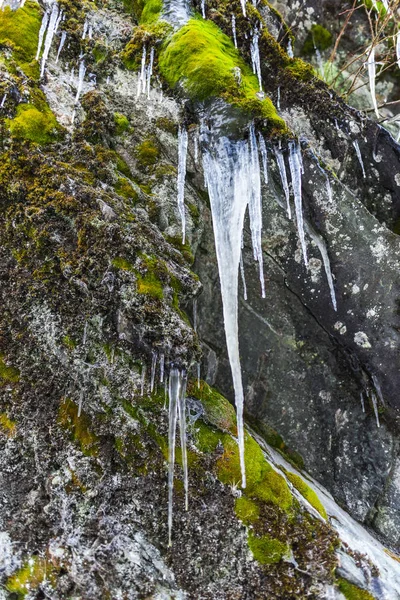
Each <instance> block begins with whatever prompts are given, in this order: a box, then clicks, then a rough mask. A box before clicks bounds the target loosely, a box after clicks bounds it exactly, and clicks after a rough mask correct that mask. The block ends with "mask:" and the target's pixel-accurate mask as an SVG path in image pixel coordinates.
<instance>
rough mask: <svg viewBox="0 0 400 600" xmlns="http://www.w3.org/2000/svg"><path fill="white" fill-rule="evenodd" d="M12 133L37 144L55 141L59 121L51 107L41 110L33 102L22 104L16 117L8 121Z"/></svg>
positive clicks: (16, 136)
mask: <svg viewBox="0 0 400 600" xmlns="http://www.w3.org/2000/svg"><path fill="white" fill-rule="evenodd" d="M7 122H8V125H9V128H10V132H11V135H12V136H14V137H15V138H18V139H24V140H30V141H31V142H35V143H36V144H39V145H42V144H48V143H50V142H53V141H54V140H55V139H56V137H57V133H58V123H57V121H56V118H55V116H54V115H53V113H52V112H51V110H50V109H49V108H47V110H45V111H43V112H41V111H39V110H38V109H37V108H36V107H35V106H33V104H20V105H19V106H18V108H17V114H16V116H15V118H14V119H12V120H9V121H7Z"/></svg>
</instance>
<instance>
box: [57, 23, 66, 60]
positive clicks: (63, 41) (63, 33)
mask: <svg viewBox="0 0 400 600" xmlns="http://www.w3.org/2000/svg"><path fill="white" fill-rule="evenodd" d="M66 39H67V32H66V31H63V32H62V33H61V39H60V45H59V46H58V52H57V58H56V64H57V63H58V59H59V58H60V54H61V51H62V49H63V48H64V44H65V40H66Z"/></svg>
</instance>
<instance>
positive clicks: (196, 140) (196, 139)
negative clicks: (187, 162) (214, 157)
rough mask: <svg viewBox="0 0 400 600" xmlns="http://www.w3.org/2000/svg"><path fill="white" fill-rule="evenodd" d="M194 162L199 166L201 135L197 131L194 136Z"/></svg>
mask: <svg viewBox="0 0 400 600" xmlns="http://www.w3.org/2000/svg"><path fill="white" fill-rule="evenodd" d="M193 143H194V162H195V164H196V165H197V164H198V162H199V134H198V132H197V131H196V133H195V134H194V140H193Z"/></svg>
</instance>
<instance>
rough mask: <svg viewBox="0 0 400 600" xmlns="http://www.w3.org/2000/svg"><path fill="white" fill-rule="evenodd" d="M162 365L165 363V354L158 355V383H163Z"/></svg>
mask: <svg viewBox="0 0 400 600" xmlns="http://www.w3.org/2000/svg"><path fill="white" fill-rule="evenodd" d="M164 365H165V356H164V354H161V355H160V383H164Z"/></svg>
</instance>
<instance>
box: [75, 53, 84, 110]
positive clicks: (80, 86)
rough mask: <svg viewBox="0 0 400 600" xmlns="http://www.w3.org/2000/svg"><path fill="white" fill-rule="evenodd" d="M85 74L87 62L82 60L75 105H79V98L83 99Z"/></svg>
mask: <svg viewBox="0 0 400 600" xmlns="http://www.w3.org/2000/svg"><path fill="white" fill-rule="evenodd" d="M85 74H86V66H85V62H84V60H83V59H81V62H80V63H79V74H78V87H77V89H76V96H75V104H78V102H79V98H80V97H81V93H82V88H83V80H84V78H85Z"/></svg>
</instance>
